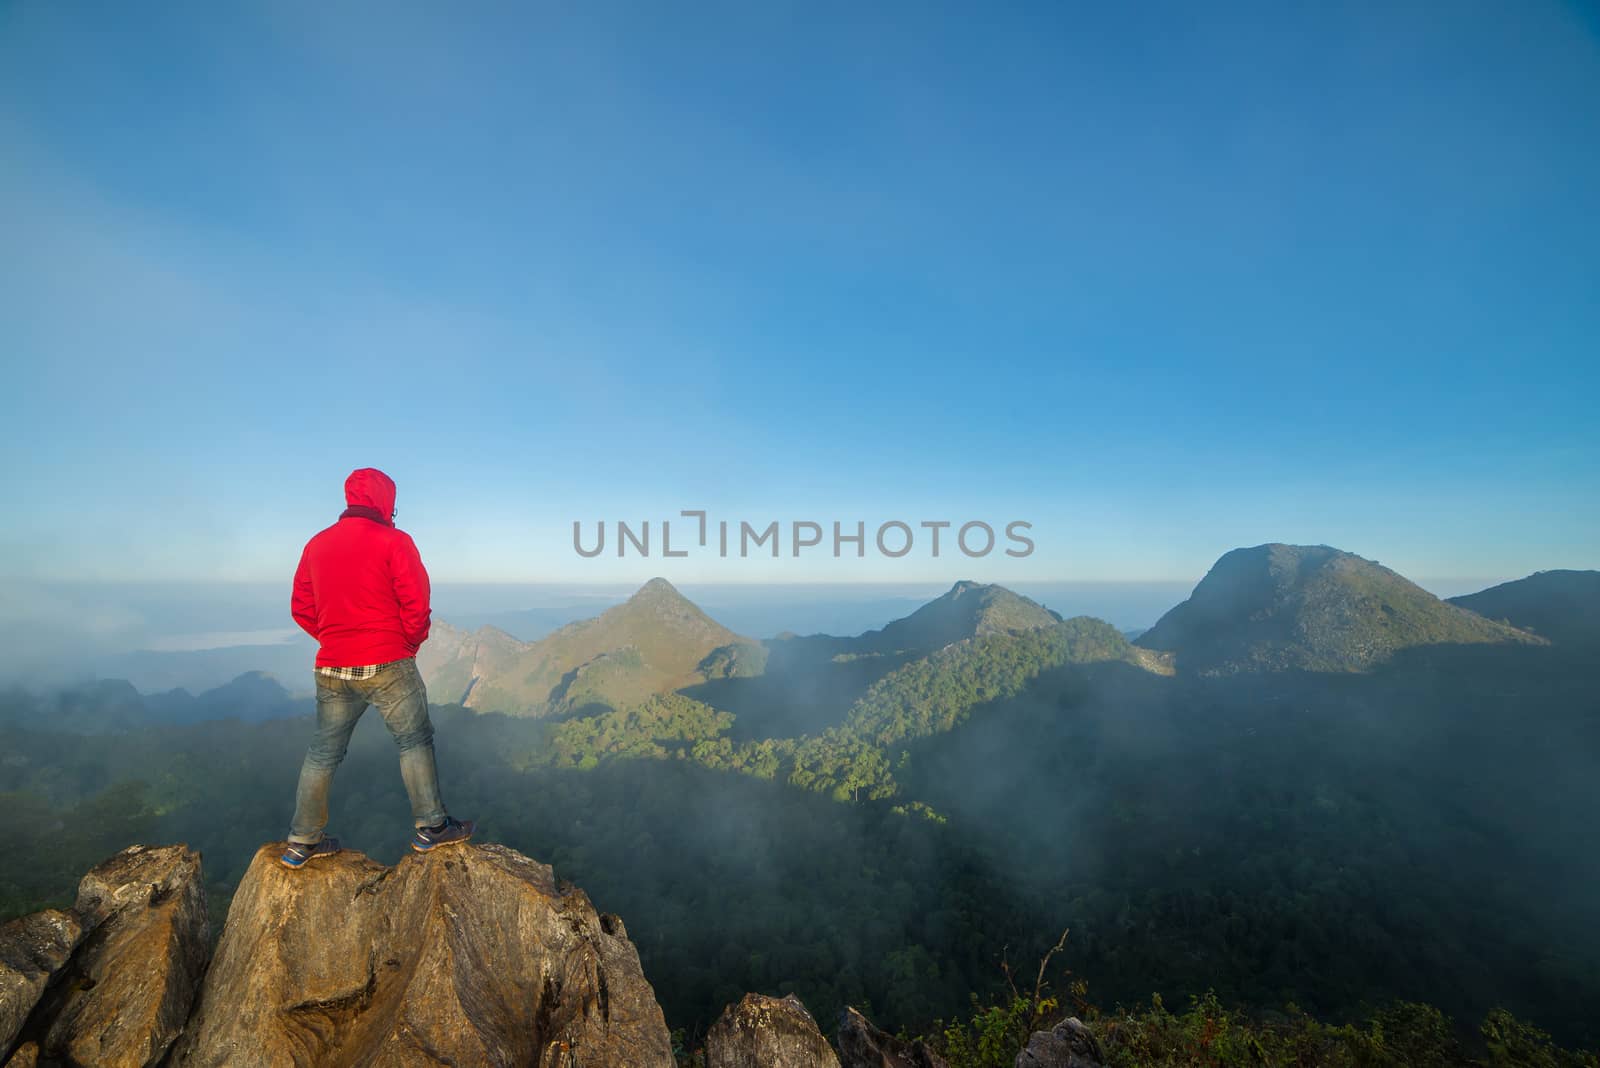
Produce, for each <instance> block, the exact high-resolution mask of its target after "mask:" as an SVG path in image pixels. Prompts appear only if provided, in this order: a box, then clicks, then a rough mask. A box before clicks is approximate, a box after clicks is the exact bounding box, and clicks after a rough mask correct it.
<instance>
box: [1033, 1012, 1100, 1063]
mask: <svg viewBox="0 0 1600 1068" xmlns="http://www.w3.org/2000/svg"><path fill="white" fill-rule="evenodd" d="M1104 1062H1105V1053H1104V1051H1102V1050H1101V1048H1100V1042H1099V1040H1098V1039H1096V1038H1095V1037H1094V1032H1092V1031H1090V1030H1089V1028H1088V1027H1087V1026H1086V1025H1085V1024H1084V1022H1083V1021H1082V1020H1080V1019H1078V1018H1077V1017H1076V1016H1069V1017H1067V1018H1066V1019H1065V1020H1062V1021H1061V1022H1060V1023H1058V1024H1056V1025H1055V1027H1053V1028H1052V1029H1050V1030H1049V1031H1035V1032H1034V1033H1033V1036H1032V1037H1031V1038H1029V1039H1028V1045H1027V1048H1026V1049H1024V1050H1023V1051H1022V1052H1021V1053H1019V1054H1017V1064H1016V1068H1102V1065H1103V1064H1104Z"/></svg>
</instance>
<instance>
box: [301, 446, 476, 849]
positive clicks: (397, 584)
mask: <svg viewBox="0 0 1600 1068" xmlns="http://www.w3.org/2000/svg"><path fill="white" fill-rule="evenodd" d="M344 498H345V503H346V504H347V505H348V507H347V508H345V510H344V511H343V512H342V513H340V515H339V521H338V522H337V523H335V524H334V525H333V526H331V527H328V528H327V529H326V530H321V531H318V532H317V534H316V536H315V537H313V538H312V539H311V540H310V541H308V542H306V547H305V549H304V551H302V552H301V553H300V566H299V567H298V568H296V569H295V573H294V592H293V594H291V595H290V602H289V611H290V613H291V614H292V615H293V616H294V620H295V622H296V623H298V624H300V626H301V627H303V628H305V630H306V633H308V634H310V635H311V636H312V637H313V638H315V639H317V642H318V648H317V670H316V673H315V674H316V679H317V727H316V735H315V736H314V738H313V739H312V742H311V746H310V748H309V749H307V750H306V758H305V761H304V763H302V764H301V765H300V783H299V785H298V786H297V787H296V789H295V806H294V819H293V821H292V822H291V823H290V827H289V840H288V843H287V844H286V845H285V847H284V851H283V857H282V863H283V865H284V866H285V867H287V868H300V867H304V866H305V865H306V864H308V863H310V862H311V861H313V860H315V859H317V858H318V857H327V856H332V855H333V854H335V853H337V852H338V851H339V848H340V847H339V840H338V839H337V838H329V837H327V836H326V835H325V834H324V833H323V830H324V828H325V827H326V826H327V824H328V792H329V790H330V789H331V788H332V785H333V771H334V769H335V768H337V767H338V766H339V762H340V761H342V760H343V759H344V755H345V751H346V749H347V748H348V747H349V744H350V735H351V732H353V731H354V730H355V727H356V721H357V720H359V719H360V718H361V715H362V713H363V712H365V711H366V709H367V707H368V705H377V707H378V710H379V712H381V713H382V715H383V722H384V725H385V726H387V727H388V728H389V733H390V734H392V735H393V736H394V740H395V744H396V745H397V746H398V747H399V750H400V778H401V780H402V781H403V782H404V783H405V786H406V795H407V796H408V797H409V798H410V800H411V818H412V822H413V823H414V825H415V831H414V834H413V836H412V839H411V848H412V849H414V850H416V851H418V852H419V853H426V852H428V851H429V850H432V849H437V848H438V847H439V846H446V845H456V844H459V843H461V842H465V841H467V840H468V839H470V838H471V837H472V832H473V829H474V827H475V826H476V825H475V824H474V823H473V822H472V821H471V820H465V821H463V820H458V819H454V818H452V817H451V816H450V814H449V813H448V812H446V811H445V807H444V801H443V799H441V798H440V796H439V772H438V768H437V767H436V766H435V764H434V756H433V723H432V722H431V721H430V720H429V718H428V688H427V684H426V683H424V682H423V680H422V675H421V674H420V673H419V672H418V671H417V661H416V655H417V647H418V646H420V645H421V644H422V643H423V641H425V640H426V639H427V637H428V616H429V612H428V572H427V571H426V570H424V569H423V566H422V558H421V557H420V556H418V555H417V547H416V545H415V544H413V543H412V541H411V537H410V535H408V534H406V532H405V531H403V530H396V529H395V526H394V482H393V480H391V479H390V478H389V476H388V475H386V474H384V473H383V472H382V471H379V470H378V469H377V468H375V467H363V468H360V469H359V470H356V471H352V472H351V473H350V477H349V478H347V479H345V483H344Z"/></svg>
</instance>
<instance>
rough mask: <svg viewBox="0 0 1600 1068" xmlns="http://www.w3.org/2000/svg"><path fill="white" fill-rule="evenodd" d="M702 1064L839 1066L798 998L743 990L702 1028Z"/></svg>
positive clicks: (712, 1067)
mask: <svg viewBox="0 0 1600 1068" xmlns="http://www.w3.org/2000/svg"><path fill="white" fill-rule="evenodd" d="M706 1068H839V1058H838V1057H836V1056H834V1053H833V1049H832V1047H830V1046H829V1045H828V1040H827V1039H825V1038H823V1037H822V1032H821V1031H819V1030H818V1029H817V1022H816V1021H815V1020H813V1019H812V1018H811V1014H810V1013H809V1012H807V1011H806V1007H805V1006H804V1005H802V1004H801V1003H800V999H799V998H797V997H795V996H794V995H793V994H790V995H789V996H788V997H784V998H772V997H764V996H763V995H761V994H746V995H745V996H744V997H743V998H742V999H741V1000H740V1001H739V1003H738V1004H736V1005H729V1006H728V1008H727V1009H726V1010H725V1011H724V1012H723V1014H722V1016H721V1017H720V1018H718V1020H717V1022H716V1023H714V1024H712V1025H711V1030H710V1031H708V1032H707V1033H706Z"/></svg>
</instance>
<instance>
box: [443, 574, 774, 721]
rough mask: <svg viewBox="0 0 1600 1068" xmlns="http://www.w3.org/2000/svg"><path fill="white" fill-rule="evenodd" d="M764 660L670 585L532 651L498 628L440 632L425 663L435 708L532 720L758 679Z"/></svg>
mask: <svg viewBox="0 0 1600 1068" xmlns="http://www.w3.org/2000/svg"><path fill="white" fill-rule="evenodd" d="M439 639H443V640H442V641H439ZM435 642H438V643H439V644H437V645H435ZM764 661H765V651H764V650H763V649H762V647H761V645H760V643H758V642H756V641H753V640H752V639H749V638H746V637H744V636H742V635H739V634H735V633H734V632H733V631H731V630H729V629H727V628H726V627H724V626H722V625H721V624H720V623H718V622H717V621H716V620H714V619H712V618H711V617H710V616H708V615H706V614H705V612H703V611H701V610H700V608H699V607H698V606H696V605H695V604H694V603H693V602H692V601H690V600H689V599H688V598H686V597H684V596H683V594H681V593H679V592H678V590H677V589H676V588H675V587H674V586H673V585H672V583H670V582H668V581H667V580H666V579H664V578H653V579H651V580H650V581H649V582H647V583H645V584H644V585H643V586H641V587H640V588H639V590H638V591H637V592H636V593H635V594H634V595H633V596H632V597H630V598H628V600H627V601H625V602H624V603H622V604H620V605H615V606H613V607H611V608H608V609H606V610H605V611H604V612H602V613H600V614H599V615H598V616H595V617H594V618H592V619H584V620H579V621H577V622H575V623H569V624H567V625H566V626H564V627H561V628H560V629H558V630H556V631H554V632H552V633H551V634H549V635H547V636H545V637H543V638H541V639H539V640H538V641H534V642H522V641H518V640H517V639H516V638H513V637H512V636H511V635H509V634H506V633H505V632H504V631H500V630H496V629H495V628H493V627H481V628H479V629H478V630H477V631H475V632H473V633H471V634H467V633H465V632H463V631H460V630H458V629H456V628H454V627H450V626H448V625H447V624H435V633H434V636H433V637H430V640H429V641H428V642H427V643H426V644H424V645H423V653H421V654H419V656H418V666H419V668H420V669H421V670H422V672H423V677H424V679H425V680H426V682H427V684H428V688H429V690H430V692H431V693H432V695H433V696H434V698H435V699H436V700H439V701H460V702H461V703H463V704H465V705H466V706H467V707H468V708H474V709H478V710H480V711H485V712H492V711H500V712H509V713H514V714H520V715H533V716H543V715H552V714H558V713H567V712H576V711H582V710H586V709H587V710H596V711H599V710H604V709H607V708H623V707H626V706H628V705H631V704H637V703H639V702H641V701H643V700H645V699H646V698H648V697H650V696H652V695H654V694H658V693H669V692H671V691H674V690H677V689H681V688H683V687H685V686H691V685H694V684H696V683H701V682H705V681H707V680H708V679H712V678H720V677H727V676H730V675H737V674H740V673H742V672H752V671H758V670H759V669H760V665H761V664H762V663H764Z"/></svg>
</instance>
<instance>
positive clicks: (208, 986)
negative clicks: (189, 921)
mask: <svg viewBox="0 0 1600 1068" xmlns="http://www.w3.org/2000/svg"><path fill="white" fill-rule="evenodd" d="M281 851H282V845H281V843H280V844H275V845H269V846H264V847H263V848H262V849H261V850H259V851H258V852H257V853H256V857H255V860H254V861H253V862H252V863H251V865H250V869H249V871H247V872H246V873H245V877H244V879H243V880H242V881H241V882H240V884H239V889H238V891H237V892H236V893H235V895H234V898H233V904H232V907H231V908H230V909H229V912H228V922H227V925H226V927H225V928H224V930H223V935H222V940H221V942H220V943H219V944H218V946H217V954H216V959H215V960H214V961H213V962H212V965H211V969H210V971H209V972H208V973H207V975H206V979H205V985H204V987H203V989H202V991H201V995H200V1003H199V1005H198V1007H197V1008H196V1009H195V1012H194V1016H193V1017H192V1019H191V1020H190V1024H189V1028H188V1030H187V1032H186V1033H185V1034H184V1036H183V1038H182V1039H181V1040H180V1041H179V1043H178V1044H177V1046H176V1047H175V1048H174V1050H173V1055H172V1058H171V1063H172V1064H174V1065H178V1066H224V1065H243V1064H249V1065H252V1066H259V1068H267V1066H277V1065H283V1066H290V1065H310V1064H317V1065H349V1066H357V1065H359V1066H363V1068H368V1066H370V1068H378V1066H384V1068H398V1066H405V1065H419V1066H420V1065H429V1066H434V1065H439V1064H462V1065H466V1064H471V1065H534V1066H538V1068H607V1066H612V1065H630V1066H638V1068H671V1066H672V1063H673V1062H672V1047H671V1041H670V1037H669V1036H668V1034H667V1027H666V1021H665V1020H664V1018H663V1017H662V1014H661V1008H660V1006H659V1005H657V1004H656V1001H655V994H654V991H652V990H651V988H650V984H649V983H648V982H646V981H645V977H644V972H643V969H641V967H640V965H639V955H638V952H637V951H636V950H635V949H634V947H633V945H632V943H630V942H629V941H628V940H627V936H626V932H625V931H624V929H623V927H622V925H621V923H620V922H615V921H614V918H611V917H607V918H605V919H602V918H601V917H600V916H598V915H597V914H596V913H595V910H594V907H593V906H592V905H591V904H590V902H589V899H588V897H587V896H586V895H585V894H584V893H583V891H581V890H579V889H577V888H575V887H570V886H566V885H562V886H559V887H558V886H557V884H556V881H555V878H554V875H553V873H552V872H551V869H550V867H549V866H548V865H545V864H539V863H537V862H535V861H532V860H530V859H528V858H527V857H525V856H523V855H521V854H520V853H517V852H515V851H514V850H510V849H507V848H505V847H503V846H498V845H483V846H479V845H464V846H453V847H451V848H449V849H442V850H438V851H436V852H433V853H429V854H426V855H412V856H408V857H407V858H406V859H405V860H403V861H401V862H400V864H399V865H397V866H396V867H394V868H386V867H384V866H383V865H381V864H379V863H377V862H376V861H373V860H370V859H368V858H367V857H365V856H362V855H361V854H360V853H355V852H350V851H346V852H343V853H339V854H336V855H334V856H330V857H326V858H321V859H318V860H315V861H313V862H312V863H311V865H310V866H309V867H307V868H305V869H303V870H300V871H289V870H287V869H285V868H283V867H282V866H281V865H280V864H279V863H278V855H279V853H280V852H281Z"/></svg>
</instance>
